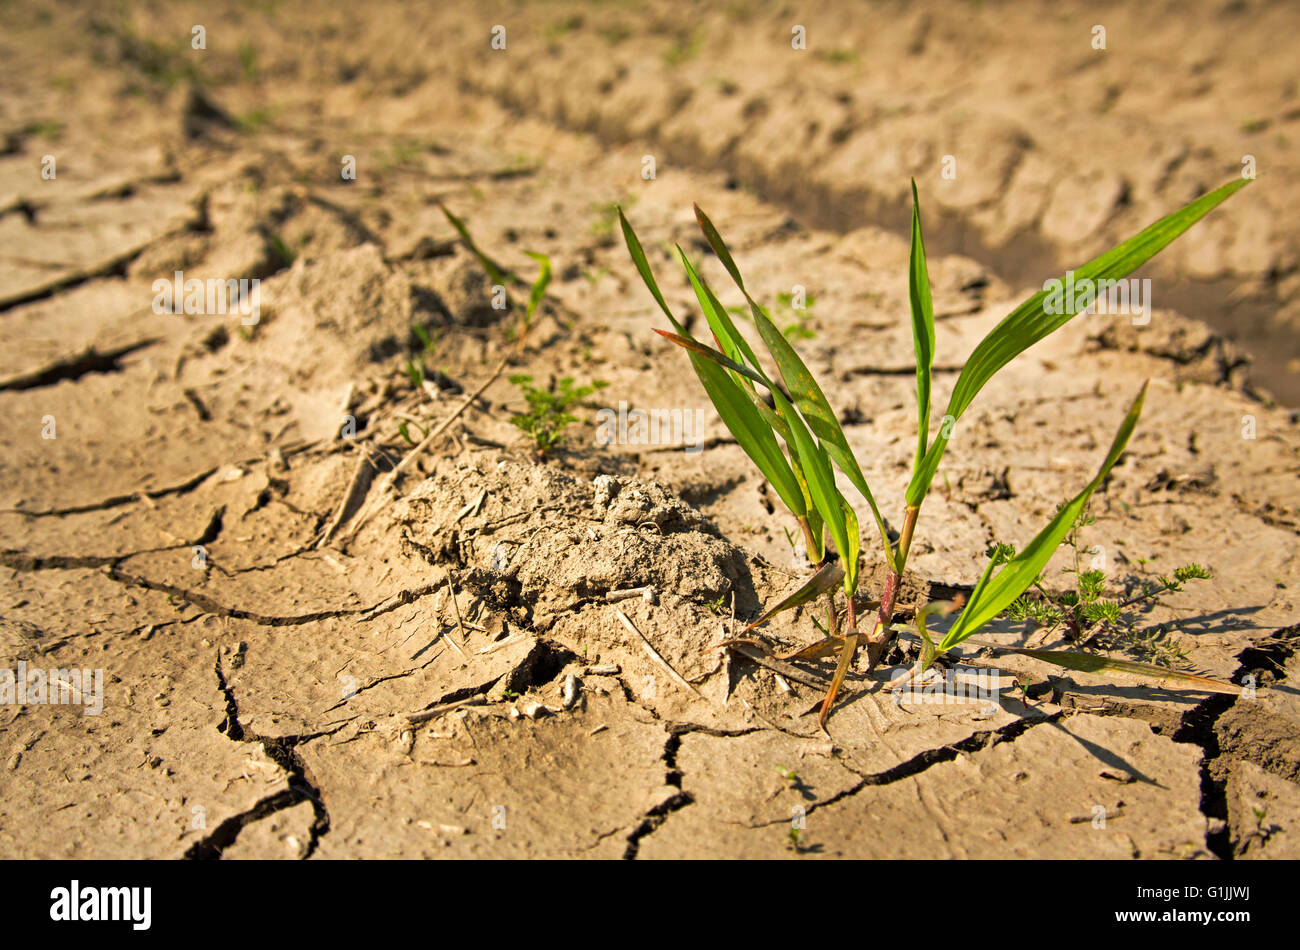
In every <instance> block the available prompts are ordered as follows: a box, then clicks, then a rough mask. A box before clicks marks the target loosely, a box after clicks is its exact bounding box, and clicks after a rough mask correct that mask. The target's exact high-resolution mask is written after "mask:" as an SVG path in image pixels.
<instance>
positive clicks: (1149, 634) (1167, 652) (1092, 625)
mask: <svg viewBox="0 0 1300 950" xmlns="http://www.w3.org/2000/svg"><path fill="white" fill-rule="evenodd" d="M1094 520H1095V519H1094V518H1093V517H1092V515H1091V514H1089V512H1088V510H1087V509H1086V508H1085V509H1084V510H1083V511H1082V512H1080V513H1079V516H1078V518H1076V519H1075V522H1074V524H1073V525H1072V526H1071V528H1070V533H1069V534H1068V535H1067V536H1066V537H1065V538H1064V539H1063V540H1062V542H1061V546H1062V547H1068V548H1069V549H1070V551H1071V553H1072V555H1073V561H1074V566H1073V567H1067V568H1065V569H1064V573H1066V574H1069V575H1073V577H1074V579H1075V581H1074V585H1073V586H1072V587H1069V588H1067V589H1066V590H1063V591H1060V592H1058V593H1052V592H1049V591H1048V590H1047V589H1046V588H1044V586H1043V583H1044V579H1045V575H1044V574H1041V573H1040V574H1039V575H1038V576H1037V577H1036V578H1034V580H1033V582H1032V583H1031V584H1030V586H1031V587H1032V588H1033V591H1032V592H1031V591H1028V590H1027V591H1026V592H1025V593H1022V594H1021V595H1020V596H1019V597H1017V598H1016V599H1015V600H1013V601H1012V602H1011V605H1010V606H1009V607H1007V609H1006V614H1005V615H1006V616H1007V617H1009V618H1010V619H1012V620H1017V621H1027V622H1030V623H1034V624H1037V625H1038V626H1040V627H1045V628H1046V629H1047V632H1048V633H1051V632H1053V631H1054V630H1056V629H1057V628H1058V627H1063V628H1064V632H1065V636H1066V638H1067V639H1069V640H1072V641H1074V642H1075V643H1078V644H1080V645H1088V644H1101V645H1106V646H1111V645H1116V643H1117V644H1118V645H1122V646H1125V647H1126V648H1128V649H1129V650H1131V651H1133V652H1135V653H1137V654H1138V655H1140V656H1141V657H1142V658H1143V659H1150V660H1151V661H1152V662H1154V663H1156V664H1157V665H1160V666H1164V667H1167V668H1170V669H1173V668H1174V667H1175V666H1176V665H1178V664H1179V663H1181V662H1183V661H1185V660H1186V653H1185V651H1184V650H1183V648H1182V641H1181V640H1178V639H1175V638H1173V637H1172V636H1171V635H1170V634H1169V632H1168V631H1165V630H1164V629H1160V628H1158V629H1155V630H1151V631H1145V632H1143V631H1138V630H1136V629H1135V624H1136V620H1135V617H1134V615H1133V608H1136V607H1138V606H1140V605H1142V604H1144V603H1148V602H1153V601H1155V600H1156V599H1157V598H1159V597H1161V596H1163V595H1164V594H1176V593H1178V592H1179V591H1181V590H1182V589H1183V585H1184V584H1185V583H1187V582H1188V581H1191V580H1207V579H1209V577H1210V576H1211V574H1210V570H1209V568H1207V567H1205V566H1203V565H1201V564H1197V563H1196V562H1194V561H1193V562H1189V563H1187V564H1184V565H1183V566H1181V567H1178V568H1175V570H1174V573H1173V575H1172V576H1169V575H1160V576H1158V577H1157V578H1156V580H1155V582H1154V583H1147V584H1143V585H1142V588H1141V590H1140V591H1138V592H1136V593H1132V594H1129V595H1128V596H1126V597H1123V598H1122V599H1121V598H1116V597H1107V596H1106V572H1105V571H1102V570H1098V569H1096V568H1093V569H1092V570H1083V569H1082V565H1081V563H1080V558H1081V556H1082V555H1085V554H1087V553H1089V552H1087V551H1083V550H1081V549H1080V547H1079V531H1080V530H1081V529H1082V528H1085V527H1087V526H1088V525H1090V524H1092V523H1093V522H1094ZM988 554H989V559H990V560H991V561H993V562H994V563H996V564H998V565H1001V564H1005V563H1007V562H1008V561H1010V560H1011V559H1012V558H1014V557H1015V555H1016V549H1015V548H1014V547H1013V546H1012V545H1010V544H1001V543H998V544H994V545H993V546H992V547H990V548H989V552H988Z"/></svg>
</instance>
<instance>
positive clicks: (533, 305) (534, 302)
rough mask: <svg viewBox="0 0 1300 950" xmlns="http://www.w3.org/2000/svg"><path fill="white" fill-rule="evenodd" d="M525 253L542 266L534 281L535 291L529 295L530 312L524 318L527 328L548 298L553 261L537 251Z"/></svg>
mask: <svg viewBox="0 0 1300 950" xmlns="http://www.w3.org/2000/svg"><path fill="white" fill-rule="evenodd" d="M524 253H525V254H527V255H528V256H529V257H531V258H532V259H533V260H535V261H537V263H538V264H540V265H541V270H540V271H539V272H538V274H537V280H535V281H533V289H532V290H531V291H530V292H529V294H528V312H527V315H526V316H525V317H524V326H525V327H527V326H528V325H529V324H531V323H532V322H533V314H534V313H536V312H537V307H538V305H539V304H541V302H542V298H543V297H545V296H546V288H547V287H548V286H549V285H550V283H551V259H550V258H549V257H547V256H546V255H545V254H539V253H537V252H536V251H524Z"/></svg>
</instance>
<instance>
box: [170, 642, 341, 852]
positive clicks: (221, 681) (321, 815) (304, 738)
mask: <svg viewBox="0 0 1300 950" xmlns="http://www.w3.org/2000/svg"><path fill="white" fill-rule="evenodd" d="M214 669H215V672H216V674H217V685H218V687H219V688H220V690H221V694H222V696H224V697H225V700H226V718H225V719H224V720H222V722H220V723H219V724H218V725H217V731H218V732H220V733H222V734H223V735H224V736H225V737H226V738H227V739H230V740H231V741H233V742H256V743H258V744H259V745H261V747H262V749H263V751H264V752H266V754H267V756H268V757H270V759H271V761H273V762H275V764H276V765H278V766H279V767H280V768H281V769H282V770H283V771H284V772H285V774H286V775H287V776H288V785H289V787H288V788H286V789H284V790H282V791H279V792H276V793H275V794H273V795H268V796H267V797H266V798H263V799H261V800H260V801H258V802H257V803H256V804H255V805H253V807H252V808H250V809H247V810H246V811H242V812H240V813H239V814H236V815H232V816H231V817H230V818H227V819H226V820H225V821H223V822H221V824H219V825H218V826H217V827H216V828H215V829H213V831H212V833H211V834H209V835H208V836H207V837H205V838H204V839H203V840H202V841H198V842H195V843H194V844H193V845H191V846H190V848H189V849H188V850H187V851H186V852H185V855H184V857H185V859H186V860H190V861H213V860H219V859H220V858H221V856H222V853H223V852H224V851H225V849H226V848H228V847H230V846H231V845H232V844H234V843H235V840H236V839H237V838H238V837H239V833H240V831H242V830H243V829H244V827H245V826H246V825H248V824H250V823H252V822H254V821H259V820H261V819H262V818H265V817H267V816H268V815H271V814H274V813H275V812H278V811H283V810H284V809H286V808H292V807H293V806H295V805H297V804H299V803H300V802H304V801H309V802H311V809H312V815H313V818H312V823H311V827H310V828H309V834H310V837H309V838H308V841H307V847H306V849H305V850H304V851H303V853H302V856H301V858H300V860H306V859H307V858H310V857H311V856H312V854H313V853H315V851H316V848H317V846H318V845H319V843H320V839H321V838H322V837H324V836H325V835H326V834H327V833H328V832H329V829H330V816H329V811H328V809H326V807H325V800H324V798H323V797H322V793H321V790H320V787H319V786H317V785H316V783H315V782H314V781H313V779H312V777H311V775H310V773H309V772H308V770H307V766H306V765H305V764H304V763H303V761H302V757H301V756H299V755H298V751H297V749H296V746H298V745H300V744H301V743H303V742H310V741H311V740H313V739H319V738H322V737H325V736H332V735H334V733H336V732H338V731H339V730H340V729H342V728H343V726H342V725H340V726H337V727H336V728H334V729H329V730H325V731H323V732H312V733H304V734H301V735H294V736H261V735H257V734H256V733H251V732H246V731H245V730H244V727H243V726H242V725H241V724H240V722H239V705H238V704H237V703H236V702H235V694H234V690H233V689H232V688H231V686H230V684H229V683H227V682H226V676H225V674H224V673H223V672H222V671H221V658H220V657H218V658H217V660H216V663H215V665H214Z"/></svg>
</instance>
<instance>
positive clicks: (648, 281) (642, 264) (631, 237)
mask: <svg viewBox="0 0 1300 950" xmlns="http://www.w3.org/2000/svg"><path fill="white" fill-rule="evenodd" d="M618 221H619V224H620V225H621V226H622V228H623V241H624V243H625V244H627V252H628V253H629V254H630V255H632V263H633V264H634V265H635V266H636V270H637V273H638V274H640V275H641V280H642V281H644V282H645V285H646V289H647V290H649V291H650V296H652V297H654V299H655V303H657V304H659V309H660V310H662V311H663V312H664V316H665V317H667V318H668V322H669V323H671V324H672V325H673V329H674V330H676V331H677V332H678V333H679V334H681V335H682V336H683V337H686V338H688V339H689V338H690V334H689V333H687V332H686V329H685V328H684V327H683V326H682V325H681V324H680V323H678V322H677V318H676V317H674V316H673V312H672V311H671V310H669V309H668V304H667V303H665V302H664V295H663V294H662V293H661V292H660V290H659V283H658V282H657V281H656V280H655V275H654V273H653V272H652V271H651V270H650V262H649V261H647V260H646V256H645V250H644V249H643V248H642V247H641V242H640V241H639V240H638V239H637V236H636V232H635V231H633V230H632V225H630V224H628V221H627V218H625V217H624V216H623V209H622V208H619V209H618Z"/></svg>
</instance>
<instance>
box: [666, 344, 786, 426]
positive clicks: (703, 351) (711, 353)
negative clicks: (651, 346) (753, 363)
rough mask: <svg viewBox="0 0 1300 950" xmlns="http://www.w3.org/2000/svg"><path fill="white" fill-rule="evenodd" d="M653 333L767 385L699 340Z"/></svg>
mask: <svg viewBox="0 0 1300 950" xmlns="http://www.w3.org/2000/svg"><path fill="white" fill-rule="evenodd" d="M655 333H658V334H659V335H660V336H661V337H664V338H665V339H669V340H672V341H673V342H674V343H676V344H677V345H678V346H680V347H682V348H683V349H686V350H690V351H691V352H692V353H699V354H700V355H701V356H705V357H708V358H709V359H711V360H713V362H715V363H717V364H718V365H719V366H723V367H726V368H727V369H729V370H731V371H732V372H733V373H739V374H741V375H742V376H745V377H747V378H748V379H751V380H753V381H754V382H756V383H762V384H763V385H764V386H766V385H767V380H766V379H764V378H763V377H762V376H760V375H759V374H758V373H756V372H754V371H753V370H752V369H750V368H749V367H748V366H743V365H741V364H740V363H737V362H736V361H735V360H733V359H731V358H730V357H729V356H726V355H724V354H722V353H719V352H718V351H717V350H715V349H714V348H713V347H711V346H709V345H707V344H705V343H701V342H700V341H699V340H696V339H692V338H691V337H686V336H682V335H681V334H678V333H670V332H669V331H667V330H658V329H656V330H655ZM765 408H766V407H765Z"/></svg>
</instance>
